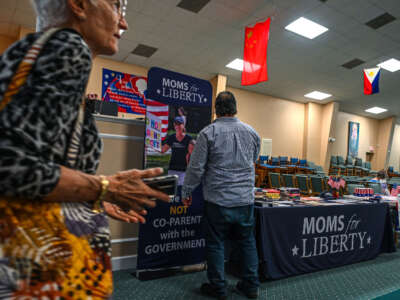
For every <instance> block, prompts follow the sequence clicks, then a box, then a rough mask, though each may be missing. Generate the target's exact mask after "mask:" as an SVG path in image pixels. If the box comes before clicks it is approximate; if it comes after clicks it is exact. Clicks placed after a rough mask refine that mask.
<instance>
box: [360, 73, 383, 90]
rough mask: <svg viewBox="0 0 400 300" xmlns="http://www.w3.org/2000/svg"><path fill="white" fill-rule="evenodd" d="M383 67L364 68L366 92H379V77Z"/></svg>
mask: <svg viewBox="0 0 400 300" xmlns="http://www.w3.org/2000/svg"><path fill="white" fill-rule="evenodd" d="M380 74H381V68H371V69H364V94H365V95H371V94H376V93H379V77H380Z"/></svg>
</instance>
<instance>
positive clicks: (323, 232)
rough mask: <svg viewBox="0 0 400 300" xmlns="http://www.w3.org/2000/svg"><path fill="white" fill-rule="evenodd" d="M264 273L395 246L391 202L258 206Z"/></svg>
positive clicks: (340, 261)
mask: <svg viewBox="0 0 400 300" xmlns="http://www.w3.org/2000/svg"><path fill="white" fill-rule="evenodd" d="M255 211H256V222H257V223H256V240H257V248H258V253H259V259H260V273H261V275H262V276H263V277H265V278H271V279H277V278H283V277H287V276H291V275H297V274H303V273H308V272H314V271H318V270H323V269H327V268H332V267H338V266H342V265H346V264H350V263H355V262H359V261H363V260H368V259H372V258H375V257H376V256H377V255H378V254H379V253H381V252H393V251H396V248H395V245H394V237H393V229H392V228H393V227H392V224H391V217H390V208H389V206H388V205H387V204H386V203H375V204H372V203H371V204H349V205H334V206H315V207H310V206H304V207H272V208H269V207H268V208H260V207H257V208H256V210H255Z"/></svg>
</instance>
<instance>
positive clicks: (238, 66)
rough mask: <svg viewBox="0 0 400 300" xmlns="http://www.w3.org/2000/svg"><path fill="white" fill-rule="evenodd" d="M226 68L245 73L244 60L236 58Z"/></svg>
mask: <svg viewBox="0 0 400 300" xmlns="http://www.w3.org/2000/svg"><path fill="white" fill-rule="evenodd" d="M226 67H227V68H230V69H234V70H238V71H243V60H242V59H240V58H236V59H234V60H232V61H231V62H230V63H229V64H227V65H226Z"/></svg>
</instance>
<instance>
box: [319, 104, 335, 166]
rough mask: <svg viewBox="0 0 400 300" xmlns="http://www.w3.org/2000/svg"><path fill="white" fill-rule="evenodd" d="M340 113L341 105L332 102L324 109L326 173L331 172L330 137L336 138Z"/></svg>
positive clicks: (322, 157)
mask: <svg viewBox="0 0 400 300" xmlns="http://www.w3.org/2000/svg"><path fill="white" fill-rule="evenodd" d="M338 113H339V103H337V102H331V103H328V104H325V105H324V107H323V109H322V124H321V130H322V133H321V166H322V167H323V168H324V170H325V172H328V171H329V165H330V159H331V155H332V147H333V143H331V142H329V141H328V139H329V138H330V137H334V136H335V128H336V120H337V116H338Z"/></svg>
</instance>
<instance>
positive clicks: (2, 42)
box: [0, 35, 16, 53]
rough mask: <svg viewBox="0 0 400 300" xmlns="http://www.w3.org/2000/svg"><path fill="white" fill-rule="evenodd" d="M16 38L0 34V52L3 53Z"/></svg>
mask: <svg viewBox="0 0 400 300" xmlns="http://www.w3.org/2000/svg"><path fill="white" fill-rule="evenodd" d="M15 41H16V39H12V38H9V37H6V36H2V35H0V53H3V52H4V51H5V50H6V49H7V48H8V47H9V46H10V45H11V44H12V43H14V42H15Z"/></svg>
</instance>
